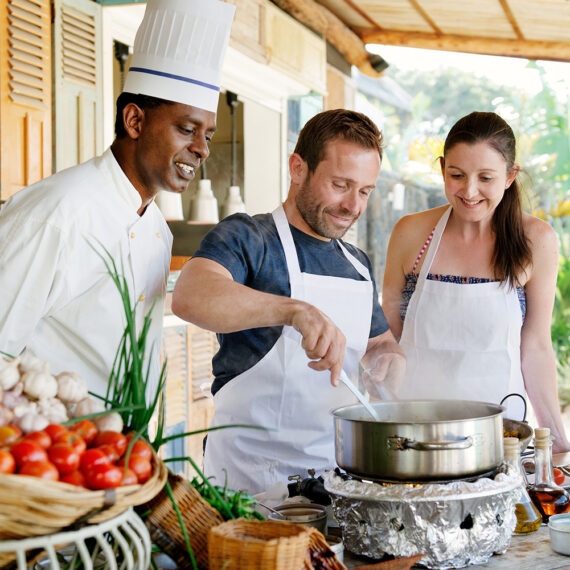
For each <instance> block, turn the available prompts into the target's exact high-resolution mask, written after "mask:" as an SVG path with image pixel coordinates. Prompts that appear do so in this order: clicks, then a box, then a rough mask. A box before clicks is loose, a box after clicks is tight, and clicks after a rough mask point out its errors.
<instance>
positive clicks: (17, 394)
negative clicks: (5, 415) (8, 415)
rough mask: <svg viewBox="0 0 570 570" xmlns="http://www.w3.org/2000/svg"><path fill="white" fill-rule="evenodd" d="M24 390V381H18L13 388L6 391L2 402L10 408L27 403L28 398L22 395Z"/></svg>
mask: <svg viewBox="0 0 570 570" xmlns="http://www.w3.org/2000/svg"><path fill="white" fill-rule="evenodd" d="M23 391H24V385H23V384H22V382H18V383H17V384H16V385H15V386H14V387H13V388H12V389H11V390H7V391H5V392H4V396H3V398H2V403H3V404H4V405H5V406H6V407H7V408H9V409H10V410H13V409H14V408H15V407H16V406H19V405H21V404H25V403H27V402H28V398H26V396H22V392H23Z"/></svg>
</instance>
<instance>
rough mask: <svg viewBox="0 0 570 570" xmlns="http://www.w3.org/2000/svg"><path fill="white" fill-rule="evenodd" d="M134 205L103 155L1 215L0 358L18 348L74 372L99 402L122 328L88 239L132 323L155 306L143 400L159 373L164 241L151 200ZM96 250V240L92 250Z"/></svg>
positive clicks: (11, 203) (25, 194)
mask: <svg viewBox="0 0 570 570" xmlns="http://www.w3.org/2000/svg"><path fill="white" fill-rule="evenodd" d="M140 205H141V197H140V195H139V193H138V192H137V190H136V189H135V188H134V186H133V185H132V184H131V182H130V181H129V179H128V178H127V176H126V175H125V173H124V172H123V170H122V169H121V167H120V166H119V164H118V163H117V161H116V160H115V157H114V156H113V154H112V152H111V150H110V149H108V150H107V151H106V152H105V153H104V154H103V155H101V156H99V157H96V158H94V159H91V160H89V161H87V162H85V163H83V164H80V165H78V166H74V167H72V168H69V169H67V170H64V171H62V172H59V173H57V174H55V175H53V176H50V177H48V178H46V179H45V180H42V181H40V182H38V183H36V184H33V185H32V186H29V187H27V188H24V189H23V190H21V191H20V192H17V193H16V194H15V195H14V196H13V197H11V198H10V199H9V200H8V201H7V202H6V204H5V205H4V207H3V208H2V210H0V350H2V351H4V352H6V353H8V354H11V355H13V356H15V355H18V354H19V353H20V352H21V351H22V350H23V349H24V348H27V349H29V350H31V351H32V352H33V353H34V354H35V355H36V356H37V357H38V358H40V359H41V360H44V361H47V362H49V363H50V365H51V371H52V373H53V374H57V373H59V372H61V371H63V370H70V371H75V372H77V373H79V374H80V375H82V376H83V377H84V378H85V380H86V381H87V384H88V387H89V389H90V390H91V391H93V392H95V393H98V394H101V395H104V394H105V392H106V388H107V381H108V378H109V373H110V371H111V368H112V365H113V360H114V357H115V353H116V351H117V348H118V346H119V342H120V340H121V336H122V334H123V331H124V329H125V326H126V321H125V316H124V309H123V306H122V302H121V298H120V295H119V291H118V289H117V287H116V285H115V284H114V282H113V281H112V279H111V277H110V276H109V274H108V273H107V270H106V268H105V265H104V263H103V261H102V260H101V258H100V257H99V256H98V255H97V254H96V253H95V251H93V249H92V248H91V247H90V246H89V243H88V240H89V241H91V242H92V243H93V244H95V246H96V247H97V248H98V249H99V250H101V251H102V247H101V246H104V247H105V248H106V249H107V250H108V251H109V252H110V253H111V255H112V256H113V258H114V259H115V262H116V264H117V268H118V270H119V272H120V273H123V274H124V275H125V277H126V279H127V281H128V284H129V289H130V292H131V295H132V296H133V301H134V300H136V299H139V304H138V307H137V313H136V322H137V326H138V330H139V331H140V329H141V327H142V323H143V320H144V316H145V315H146V314H147V312H148V311H149V309H150V307H151V306H152V303H153V301H154V300H155V298H158V299H157V302H156V304H155V306H154V310H153V315H152V325H151V330H150V331H149V335H148V340H147V347H148V349H149V352H148V354H147V355H146V356H147V358H152V360H151V369H152V373H151V377H150V380H151V381H150V382H149V386H148V393H153V392H154V386H155V385H156V381H157V379H158V373H159V369H160V364H159V350H160V341H161V332H162V313H163V306H164V296H165V293H166V281H167V278H168V271H169V264H170V250H171V247H172V234H171V232H170V230H169V228H168V225H167V224H166V222H165V220H164V217H163V216H162V214H161V213H160V211H159V209H158V207H157V206H156V205H155V204H154V202H152V203H151V204H149V206H148V207H147V208H146V211H145V212H144V214H143V215H142V216H139V215H138V214H137V210H138V209H139V208H140ZM97 242H100V244H101V245H99V244H98V243H97Z"/></svg>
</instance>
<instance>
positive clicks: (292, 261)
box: [272, 206, 301, 279]
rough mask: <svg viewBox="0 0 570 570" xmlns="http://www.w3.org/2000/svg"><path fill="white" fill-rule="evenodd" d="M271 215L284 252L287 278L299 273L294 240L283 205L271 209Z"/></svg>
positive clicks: (299, 268)
mask: <svg viewBox="0 0 570 570" xmlns="http://www.w3.org/2000/svg"><path fill="white" fill-rule="evenodd" d="M272 216H273V220H274V221H275V227H276V228H277V233H278V234H279V239H280V240H281V245H282V246H283V251H284V252H285V261H286V262H287V270H288V271H289V278H290V279H292V278H294V277H297V276H299V275H301V267H300V266H299V258H298V257H297V250H296V248H295V242H294V241H293V235H292V234H291V228H290V227H289V220H287V215H286V214H285V210H284V209H283V206H279V207H278V208H276V209H275V210H273V213H272Z"/></svg>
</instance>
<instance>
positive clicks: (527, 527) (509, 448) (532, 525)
mask: <svg viewBox="0 0 570 570" xmlns="http://www.w3.org/2000/svg"><path fill="white" fill-rule="evenodd" d="M504 449H505V462H506V463H507V464H508V465H509V468H510V469H512V470H513V472H514V473H516V474H517V475H518V476H519V477H520V479H521V491H520V497H519V498H518V500H517V503H516V505H515V514H516V517H517V524H516V526H515V530H514V534H529V533H531V532H534V531H535V530H538V529H539V528H540V525H541V523H542V515H541V513H540V511H539V510H538V509H537V507H536V505H535V504H534V503H533V502H532V500H531V498H530V497H529V495H528V493H527V490H526V479H525V477H524V476H523V472H522V469H521V462H520V442H519V439H518V437H505V441H504Z"/></svg>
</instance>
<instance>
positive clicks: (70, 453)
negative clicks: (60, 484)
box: [47, 442, 79, 475]
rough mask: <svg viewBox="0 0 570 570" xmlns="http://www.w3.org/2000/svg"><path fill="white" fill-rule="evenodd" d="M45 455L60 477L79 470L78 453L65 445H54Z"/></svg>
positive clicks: (61, 443)
mask: <svg viewBox="0 0 570 570" xmlns="http://www.w3.org/2000/svg"><path fill="white" fill-rule="evenodd" d="M47 453H48V457H49V459H50V461H51V462H52V463H53V464H54V465H55V466H56V467H57V470H58V471H59V474H60V475H67V474H68V473H71V472H72V471H75V470H76V469H78V468H79V453H77V451H75V449H74V448H73V447H72V446H71V445H69V444H67V443H63V442H60V443H54V444H53V445H52V446H51V447H50V448H49V449H48V450H47Z"/></svg>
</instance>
